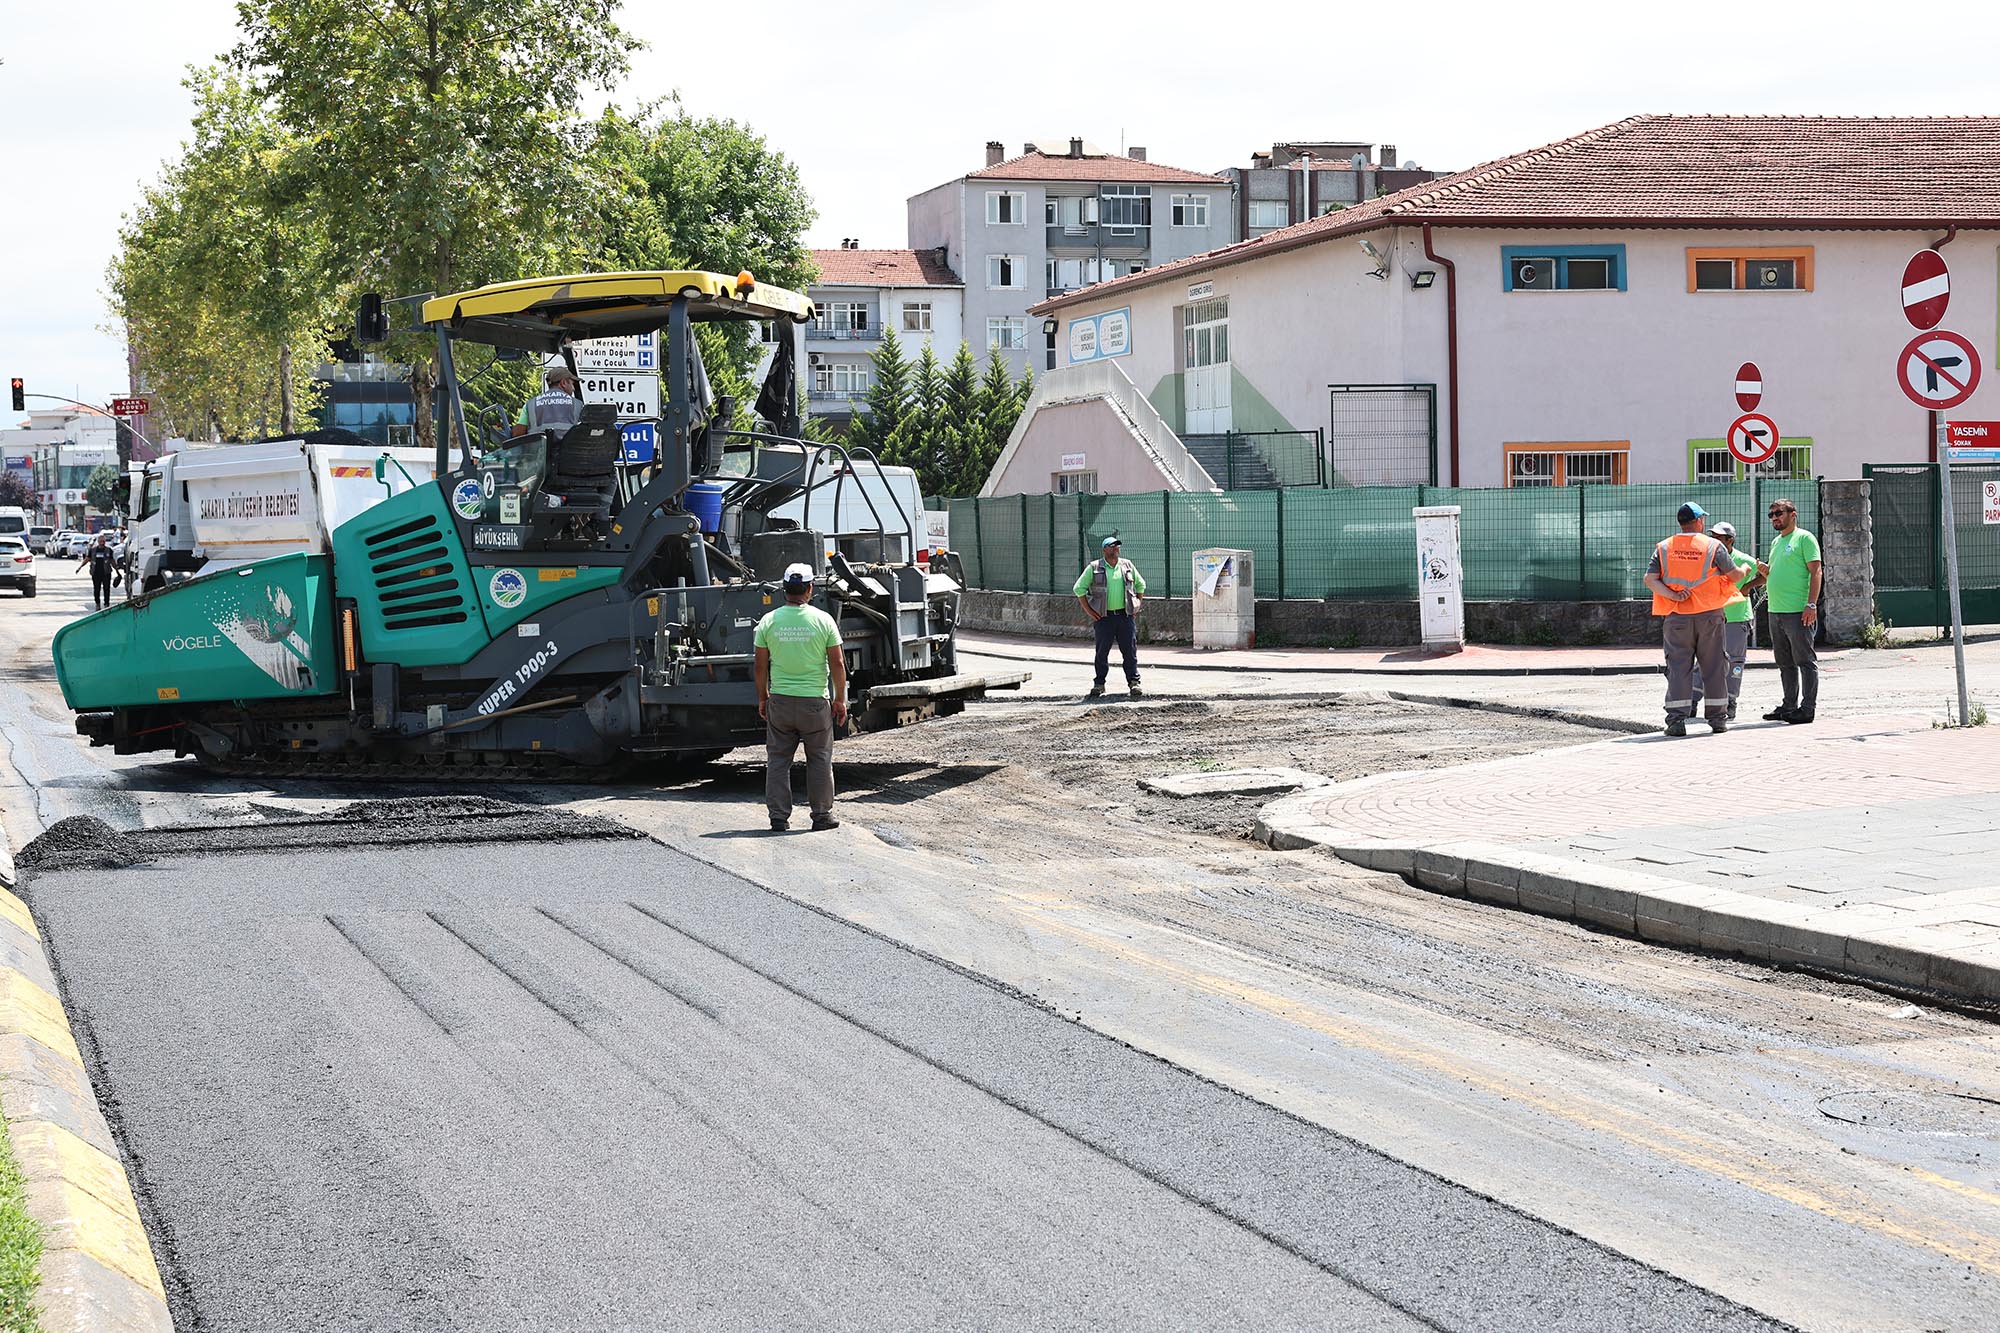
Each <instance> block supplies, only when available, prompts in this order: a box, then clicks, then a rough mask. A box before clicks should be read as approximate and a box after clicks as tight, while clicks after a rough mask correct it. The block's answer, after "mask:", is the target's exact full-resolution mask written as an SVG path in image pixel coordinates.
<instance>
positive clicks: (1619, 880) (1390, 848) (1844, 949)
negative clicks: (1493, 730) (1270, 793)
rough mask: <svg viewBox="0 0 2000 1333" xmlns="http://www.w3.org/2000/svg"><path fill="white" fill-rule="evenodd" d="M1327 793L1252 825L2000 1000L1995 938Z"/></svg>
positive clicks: (1667, 939) (1454, 892) (1658, 929)
mask: <svg viewBox="0 0 2000 1333" xmlns="http://www.w3.org/2000/svg"><path fill="white" fill-rule="evenodd" d="M1378 776H1386V775H1378ZM1359 781H1360V782H1361V783H1366V782H1369V781H1372V779H1368V778H1363V779H1360V780H1359ZM1324 795H1325V792H1324V790H1323V789H1322V790H1321V791H1317V792H1303V793H1299V794H1297V795H1293V796H1288V797H1284V798H1282V799H1280V800H1276V801H1273V802H1272V803H1271V804H1269V805H1267V806H1265V807H1264V809H1263V811H1262V812H1261V813H1260V814H1259V815H1258V818H1257V824H1256V828H1255V829H1254V830H1253V833H1252V836H1253V837H1255V838H1256V839H1257V840H1258V841H1259V842H1261V843H1263V844H1264V845H1265V846H1267V847H1271V848H1274V849H1276V850H1279V851H1296V850H1303V849H1307V848H1321V849H1324V850H1326V851H1329V852H1331V853H1333V854H1334V855H1335V856H1337V857H1339V858H1340V859H1341V860H1343V861H1347V862H1349V863H1351V864H1353V865H1358V866H1363V867H1365V868H1367V869H1370V870H1379V871H1383V872H1385V873H1388V874H1392V875H1400V876H1402V877H1403V878H1405V879H1407V880H1409V881H1411V882H1412V883H1414V884H1416V885H1417V886H1418V887H1419V888H1423V889H1428V890H1430V891H1432V892H1434V893H1439V894H1443V895H1446V896H1449V897H1457V898H1477V899H1479V900H1480V901H1481V902H1488V903H1493V904H1495V905H1498V906H1501V907H1513V908H1518V909H1520V910H1523V911H1528V912H1534V913H1536V914H1538V915H1541V916H1552V917H1559V918H1562V919H1565V920H1574V921H1579V922H1582V923H1584V924H1586V925H1589V926H1592V927H1595V928H1597V929H1602V930H1609V931H1614V932H1616V933H1618V934H1621V935H1628V936H1633V937H1636V938H1638V939H1642V940H1646V941H1648V942H1649V943H1653V944H1664V945H1671V946H1673V947H1676V948H1683V949H1700V950H1706V951H1708V952H1711V953H1728V954H1738V955H1741V956H1742V957H1745V958H1750V959H1754V960H1756V961H1758V962H1766V963H1779V964H1786V965H1791V966H1796V967H1804V968H1809V969H1811V970H1814V971H1819V972H1828V973H1838V974H1842V975H1845V976H1848V977H1854V978H1860V979H1862V980H1865V981H1873V982H1880V983H1884V984H1887V985H1891V986H1896V987H1900V988H1903V989H1918V990H1926V991H1933V992H1936V993H1938V994H1940V995H1944V996H1947V997H1950V998H1952V999H1954V1000H1963V1001H1972V1002H1975V1003H1980V1004H1992V1003H1995V1002H2000V946H1995V945H1975V946H1969V947H1968V946H1966V945H1964V944H1963V943H1962V942H1959V941H1954V940H1952V939H1951V938H1950V937H1949V936H1948V935H1947V933H1946V932H1944V931H1939V930H1930V929H1926V928H1924V927H1922V926H1907V925H1899V924H1897V921H1896V918H1898V917H1903V918H1907V915H1908V914H1907V913H1895V912H1889V911H1887V910H1884V909H1871V908H1867V907H1865V906H1856V907H1848V908H1841V909H1839V910H1838V911H1837V912H1835V911H1831V910H1829V909H1827V908H1822V907H1815V906H1810V905H1804V904H1796V903H1784V902H1772V901H1770V900H1768V899H1764V898H1758V897H1755V896H1754V895H1751V894H1747V893H1739V892H1737V891H1736V890H1734V889H1725V888H1708V887H1704V886H1702V885H1696V884H1689V883H1686V882H1685V881H1682V880H1676V879H1666V878H1663V877H1661V876H1658V875H1648V874H1644V873H1642V872H1640V871H1635V870H1625V869H1621V868H1619V867H1616V866H1600V865H1594V864H1591V863H1589V862H1584V861H1573V860H1570V859H1568V858H1566V857H1560V856H1550V855H1547V854H1545V853H1541V852H1529V851H1523V850H1521V849H1519V848H1514V847H1508V846H1504V845H1501V844H1496V843H1485V842H1474V841H1469V840H1462V839H1450V838H1441V839H1439V840H1437V841H1434V842H1411V841H1409V840H1407V839H1405V840H1383V839H1375V838H1368V837H1365V836H1362V835H1359V834H1353V833H1349V832H1347V831H1345V830H1342V829H1337V828H1333V827H1331V826H1328V825H1325V824H1321V823H1319V822H1317V821H1316V820H1315V819H1314V818H1313V816H1312V814H1311V806H1312V804H1313V802H1314V801H1316V800H1318V799H1321V798H1322V797H1323V796H1324ZM1829 918H1833V919H1829Z"/></svg>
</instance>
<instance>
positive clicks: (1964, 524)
mask: <svg viewBox="0 0 2000 1333" xmlns="http://www.w3.org/2000/svg"><path fill="white" fill-rule="evenodd" d="M1861 475H1862V476H1864V477H1866V478H1867V479H1868V483H1869V486H1868V503H1869V509H1870V512H1871V518H1872V524H1873V529H1874V543H1875V611H1876V614H1877V615H1879V616H1881V617H1882V619H1884V620H1886V621H1888V622H1889V623H1890V624H1892V625H1904V626H1910V625H1936V626H1937V627H1938V628H1940V629H1943V628H1945V627H1947V626H1949V625H1950V624H1951V606H1950V604H1949V602H1948V601H1947V600H1946V596H1945V576H1944V524H1943V523H1942V522H1941V521H1940V518H1939V514H1938V501H1939V498H1940V497H1939V495H1938V467H1937V464H1935V463H1871V464H1868V465H1866V466H1864V467H1863V468H1862V469H1861ZM1990 481H2000V468H1996V467H1976V466H1965V465H1962V464H1961V465H1958V466H1954V467H1953V468H1952V470H1951V504H1952V517H1953V518H1954V519H1955V520H1956V522H1955V525H1954V526H1955V527H1956V530H1957V532H1956V535H1957V538H1958V580H1959V597H1960V603H1961V609H1962V612H1963V615H1964V619H1965V622H1966V623H1967V624H1969V625H1990V624H1995V623H2000V526H1988V525H1987V523H1986V522H1985V519H1984V517H1983V511H1982V506H1983V503H1984V494H1983V493H1984V490H1985V486H1986V483H1987V482H1990Z"/></svg>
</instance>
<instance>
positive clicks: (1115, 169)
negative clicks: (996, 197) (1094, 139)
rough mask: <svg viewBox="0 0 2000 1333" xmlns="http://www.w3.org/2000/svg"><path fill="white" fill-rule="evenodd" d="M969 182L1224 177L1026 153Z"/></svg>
mask: <svg viewBox="0 0 2000 1333" xmlns="http://www.w3.org/2000/svg"><path fill="white" fill-rule="evenodd" d="M965 178H966V179H967V180H969V181H1118V182H1128V181H1129V182H1135V183H1144V182H1147V181H1153V182H1159V183H1170V184H1180V185H1214V184H1215V183H1217V182H1218V181H1220V180H1221V179H1222V178H1221V177H1220V176H1210V175H1204V174H1203V173H1201V172H1199V171H1182V170H1181V169H1180V168H1179V167H1168V166H1162V165H1161V164H1160V163H1158V162H1141V161H1139V160H1137V159H1136V158H1130V157H1118V156H1116V155H1114V154H1111V153H1092V154H1086V155H1085V156H1083V157H1068V156H1065V155H1061V154H1053V153H1043V152H1039V151H1037V152H1033V153H1023V154H1021V156H1019V157H1013V158H1009V159H1007V160H1006V161H1005V162H1002V163H1001V164H1000V165H999V166H997V167H987V168H985V169H983V170H980V171H969V172H967V173H966V174H965Z"/></svg>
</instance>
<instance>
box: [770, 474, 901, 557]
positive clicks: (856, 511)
mask: <svg viewBox="0 0 2000 1333" xmlns="http://www.w3.org/2000/svg"><path fill="white" fill-rule="evenodd" d="M822 465H823V466H825V467H826V470H827V475H828V478H829V480H828V481H827V482H826V484H824V485H822V486H820V487H818V488H817V489H815V490H813V491H812V492H811V493H809V494H805V495H798V496H794V497H793V498H791V499H790V500H787V501H785V502H784V503H783V504H781V505H778V506H776V507H774V508H773V509H772V510H771V517H772V518H775V519H782V520H785V521H787V522H791V523H796V524H797V525H798V526H800V527H802V528H811V529H812V530H813V531H815V532H818V533H822V534H833V533H847V534H865V533H872V532H880V533H885V534H887V535H888V536H889V537H890V538H891V539H892V540H891V541H890V542H889V543H887V545H886V547H885V548H884V549H885V551H886V552H887V553H888V554H891V555H893V557H894V558H895V559H898V560H911V561H914V562H916V563H917V564H923V563H925V561H926V559H927V557H928V555H929V550H928V544H929V536H930V533H929V527H928V524H927V523H926V521H925V514H924V494H923V491H922V489H921V488H920V487H919V486H918V485H917V474H916V471H915V470H914V469H912V468H906V467H889V466H883V467H879V468H877V467H865V466H864V467H859V468H855V467H845V468H844V467H842V465H841V464H840V463H839V462H837V461H834V460H830V459H826V460H822ZM850 545H857V543H850ZM825 549H826V554H827V555H828V556H831V555H832V554H833V553H834V550H835V549H836V543H835V541H834V540H833V538H832V537H831V536H830V535H829V536H828V538H827V542H826V548H825ZM871 556H872V558H882V556H883V553H882V552H876V553H871Z"/></svg>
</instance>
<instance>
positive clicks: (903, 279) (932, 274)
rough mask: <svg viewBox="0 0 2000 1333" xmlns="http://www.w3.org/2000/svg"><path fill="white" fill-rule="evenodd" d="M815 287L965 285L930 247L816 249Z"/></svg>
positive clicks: (814, 253)
mask: <svg viewBox="0 0 2000 1333" xmlns="http://www.w3.org/2000/svg"><path fill="white" fill-rule="evenodd" d="M812 257H813V262H814V263H815V264H818V265H819V278H818V280H817V281H816V282H814V283H813V285H814V286H816V287H963V286H964V285H965V284H964V283H963V282H962V281H960V279H959V277H958V275H957V274H956V273H953V272H952V271H951V267H950V265H948V264H946V263H945V262H944V260H943V259H941V258H939V257H938V252H937V251H936V250H935V249H931V250H815V251H813V252H812Z"/></svg>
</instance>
